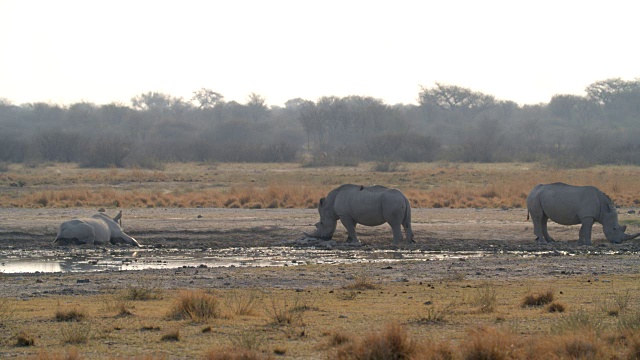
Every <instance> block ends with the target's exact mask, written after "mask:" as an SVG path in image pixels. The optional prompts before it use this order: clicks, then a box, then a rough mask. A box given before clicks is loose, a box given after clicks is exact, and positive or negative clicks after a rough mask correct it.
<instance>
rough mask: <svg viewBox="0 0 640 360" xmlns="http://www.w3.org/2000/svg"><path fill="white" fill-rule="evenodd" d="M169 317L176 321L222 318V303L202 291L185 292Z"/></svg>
mask: <svg viewBox="0 0 640 360" xmlns="http://www.w3.org/2000/svg"><path fill="white" fill-rule="evenodd" d="M168 317H169V318H170V319H175V320H181V319H191V320H193V321H207V320H209V319H216V318H220V303H219V301H218V299H216V298H215V297H213V296H212V295H209V294H207V293H205V292H204V291H202V290H195V291H185V292H182V293H181V294H180V296H179V297H178V299H177V300H176V301H175V303H174V304H173V308H172V309H171V310H170V311H169V314H168Z"/></svg>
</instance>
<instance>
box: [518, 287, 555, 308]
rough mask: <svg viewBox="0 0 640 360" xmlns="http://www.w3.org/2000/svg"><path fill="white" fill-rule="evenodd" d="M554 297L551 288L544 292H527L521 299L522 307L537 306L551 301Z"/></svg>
mask: <svg viewBox="0 0 640 360" xmlns="http://www.w3.org/2000/svg"><path fill="white" fill-rule="evenodd" d="M553 299H554V292H553V290H547V291H546V292H544V293H538V294H527V295H525V297H524V299H523V300H522V307H539V306H544V305H547V304H549V303H551V302H552V301H553Z"/></svg>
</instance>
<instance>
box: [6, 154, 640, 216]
mask: <svg viewBox="0 0 640 360" xmlns="http://www.w3.org/2000/svg"><path fill="white" fill-rule="evenodd" d="M371 167H372V165H371V164H362V165H359V166H357V167H349V168H343V167H324V168H305V167H302V166H300V165H299V164H219V165H216V166H211V165H208V164H194V163H187V164H185V163H176V164H168V165H167V166H166V168H165V169H163V170H161V171H158V170H140V169H102V170H100V169H81V168H78V167H77V166H75V165H71V164H52V165H50V166H42V167H37V168H29V167H24V166H20V165H15V166H11V169H10V171H7V172H0V186H5V185H6V187H9V185H10V184H12V183H18V182H20V183H21V184H22V183H24V184H25V185H24V186H23V187H11V188H10V189H11V191H7V192H4V193H2V194H0V206H4V207H86V206H90V207H99V206H117V207H227V208H263V209H264V208H312V207H315V205H316V203H317V201H318V200H319V199H320V197H322V196H324V195H326V193H327V192H328V191H329V190H331V189H332V188H334V187H336V186H337V185H340V184H342V183H356V184H364V185H369V184H383V185H387V186H391V187H397V188H399V189H401V190H403V191H404V193H405V195H407V197H408V198H409V200H410V201H411V204H412V206H414V207H434V208H440V207H446V208H522V207H525V199H526V196H527V194H528V193H529V191H530V190H531V188H533V186H534V185H536V184H538V183H548V182H555V181H562V182H567V183H571V184H575V185H594V186H597V187H599V188H600V189H601V190H603V191H604V192H605V193H607V194H608V195H609V196H610V197H611V198H612V199H613V200H614V201H615V202H616V204H618V205H621V206H634V205H638V204H640V195H639V194H640V183H638V182H637V181H634V180H633V179H634V178H637V176H638V175H640V170H639V169H638V168H637V167H633V166H596V167H591V168H587V169H569V170H558V169H552V168H548V167H546V166H544V165H542V164H537V163H530V164H519V163H508V164H449V163H424V164H403V165H402V166H401V171H396V172H372V171H371ZM116 184H117V185H118V187H117V188H115V187H113V186H112V185H116Z"/></svg>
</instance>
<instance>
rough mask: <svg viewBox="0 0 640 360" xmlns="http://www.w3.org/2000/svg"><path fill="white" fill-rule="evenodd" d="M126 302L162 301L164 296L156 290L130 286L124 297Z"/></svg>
mask: <svg viewBox="0 0 640 360" xmlns="http://www.w3.org/2000/svg"><path fill="white" fill-rule="evenodd" d="M123 298H124V299H125V300H133V301H146V300H160V299H162V296H161V295H160V293H159V291H158V290H157V289H154V288H150V287H146V286H129V287H127V289H126V290H125V293H124V295H123Z"/></svg>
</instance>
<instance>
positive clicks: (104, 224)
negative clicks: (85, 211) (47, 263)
mask: <svg viewBox="0 0 640 360" xmlns="http://www.w3.org/2000/svg"><path fill="white" fill-rule="evenodd" d="M121 217H122V211H121V212H120V213H118V215H117V216H116V217H115V218H113V219H112V218H110V217H109V216H107V215H105V214H102V213H99V214H95V215H93V216H92V217H90V218H84V219H73V220H69V221H65V222H63V223H62V224H61V225H60V228H59V229H58V233H57V235H56V239H55V240H54V242H53V243H54V244H58V245H83V244H88V245H106V244H114V245H115V244H126V245H131V246H138V247H139V246H140V244H139V243H138V241H137V240H136V239H134V238H132V237H131V236H129V235H127V234H125V233H124V231H123V230H122V228H121V227H120V225H119V224H118V221H119V220H120V218H121Z"/></svg>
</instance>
